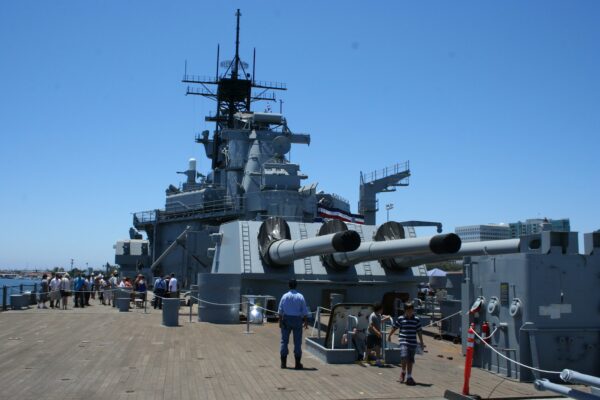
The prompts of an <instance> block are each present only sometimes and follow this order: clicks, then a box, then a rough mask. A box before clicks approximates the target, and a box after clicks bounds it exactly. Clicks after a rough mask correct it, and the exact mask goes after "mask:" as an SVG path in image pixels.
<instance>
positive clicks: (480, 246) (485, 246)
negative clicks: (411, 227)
mask: <svg viewBox="0 0 600 400" xmlns="http://www.w3.org/2000/svg"><path fill="white" fill-rule="evenodd" d="M520 246H521V239H502V240H486V241H483V242H467V243H463V244H462V245H461V247H460V250H459V251H457V252H456V253H453V254H439V255H433V254H427V255H416V256H413V255H409V256H400V257H395V261H396V263H397V264H398V265H400V266H402V267H412V266H415V265H421V264H427V263H431V262H440V261H450V260H458V259H461V258H463V257H466V256H484V255H498V254H510V253H518V252H519V251H520V250H519V249H520Z"/></svg>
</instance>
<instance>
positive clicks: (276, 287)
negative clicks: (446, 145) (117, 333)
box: [115, 10, 600, 381]
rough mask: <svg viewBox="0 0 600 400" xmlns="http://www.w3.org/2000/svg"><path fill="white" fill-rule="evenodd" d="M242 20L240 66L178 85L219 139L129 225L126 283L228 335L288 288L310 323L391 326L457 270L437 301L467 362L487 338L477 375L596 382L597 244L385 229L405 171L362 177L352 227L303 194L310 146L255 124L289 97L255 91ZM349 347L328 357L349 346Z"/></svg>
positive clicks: (337, 209)
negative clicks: (449, 268)
mask: <svg viewBox="0 0 600 400" xmlns="http://www.w3.org/2000/svg"><path fill="white" fill-rule="evenodd" d="M236 15H237V24H236V36H235V52H234V56H233V58H232V59H231V60H226V61H221V60H220V48H219V47H218V48H217V63H216V73H215V75H214V76H212V77H201V76H196V75H188V74H187V70H186V73H185V74H184V77H183V82H184V83H185V84H187V90H186V94H187V95H198V96H202V97H205V98H208V99H211V100H213V101H215V103H216V110H215V113H214V114H212V115H209V116H207V117H206V118H205V120H206V121H209V122H211V123H214V124H215V128H214V130H213V131H212V132H209V131H204V132H202V133H201V134H200V135H198V136H197V137H196V138H195V141H196V142H197V143H198V144H200V145H202V146H203V150H204V155H205V156H206V157H207V158H208V159H209V160H210V162H211V169H210V171H208V172H207V173H206V174H202V173H200V172H199V171H197V164H196V159H190V160H189V161H188V166H187V169H186V170H185V171H181V172H179V173H180V174H183V175H184V176H185V177H186V180H185V182H184V183H183V184H181V185H180V186H175V185H170V186H169V187H168V188H167V189H166V201H165V206H164V208H163V209H155V210H149V211H142V212H136V213H134V216H133V227H132V228H131V229H130V238H129V239H127V240H120V241H118V242H117V244H116V246H115V248H116V256H115V262H116V263H117V264H119V265H120V266H121V270H122V272H123V273H124V274H129V273H143V274H145V275H147V276H148V278H151V277H152V276H158V275H164V274H169V273H175V274H176V275H177V276H179V277H181V278H182V279H181V280H182V281H183V283H184V286H185V287H186V288H189V289H190V290H193V293H195V294H196V296H197V297H198V298H201V299H203V302H202V303H201V304H199V311H198V320H199V321H204V322H213V323H221V324H234V323H238V322H239V319H240V312H244V310H242V309H241V307H240V306H239V304H240V300H241V299H242V297H245V298H246V299H247V298H248V296H250V297H252V296H254V297H256V296H265V298H269V299H272V300H273V304H271V306H273V307H274V302H275V301H276V300H277V299H278V298H279V297H280V296H281V295H282V294H283V293H284V292H285V291H286V290H287V282H288V280H289V279H291V278H295V279H297V281H298V283H299V287H300V288H301V290H302V292H303V294H304V295H305V297H306V299H307V302H308V304H309V306H310V308H311V310H315V309H316V308H317V307H318V306H325V307H328V306H330V304H331V302H332V299H334V298H335V302H343V303H357V304H369V303H374V302H382V304H383V306H384V312H385V313H386V314H391V315H397V314H398V313H399V312H401V307H402V304H403V303H404V302H405V301H407V300H410V299H414V298H416V297H417V290H418V284H419V283H420V282H425V281H427V279H428V277H427V271H426V268H425V266H424V264H426V263H432V262H437V261H443V260H463V261H462V264H463V275H462V278H461V279H462V282H461V283H459V285H460V286H461V290H460V291H459V293H458V294H457V296H456V298H455V299H441V300H443V301H447V303H446V304H449V305H450V306H451V307H455V308H452V309H451V311H449V312H448V313H454V312H457V313H460V314H461V317H460V319H461V322H460V323H456V324H453V325H454V326H455V328H454V329H455V330H457V331H459V332H456V336H458V337H462V343H463V351H464V349H465V348H466V346H467V343H466V335H464V334H461V332H466V331H467V330H468V329H469V327H471V326H472V327H473V328H474V329H475V331H476V332H479V333H480V334H481V335H482V336H484V337H485V336H486V334H487V333H489V334H490V337H489V338H487V339H486V340H485V343H487V344H488V345H489V346H479V348H478V350H477V352H476V356H475V358H474V362H473V365H474V366H476V367H480V368H483V369H487V370H489V371H492V372H494V373H497V374H500V375H503V376H506V377H510V378H515V379H520V380H523V381H532V380H534V379H538V378H541V377H544V378H549V379H554V380H555V379H556V378H557V376H558V375H556V374H552V373H548V372H543V371H548V370H553V371H554V372H556V370H558V369H560V368H572V369H575V370H578V371H582V372H584V373H589V374H593V375H600V324H599V322H598V321H600V318H599V317H600V308H599V307H598V305H599V304H600V297H599V296H600V293H599V292H598V291H597V290H596V289H597V287H598V284H599V282H598V279H600V250H598V249H599V248H600V233H598V232H594V233H587V234H585V235H584V242H585V243H584V254H580V253H579V244H578V236H577V233H574V232H552V231H551V230H548V229H543V231H542V232H541V233H539V234H536V235H530V236H526V237H521V238H518V239H510V240H497V241H490V242H475V243H462V242H461V240H460V238H459V237H458V236H457V235H455V234H452V233H450V234H443V233H441V232H442V224H441V223H440V222H434V221H414V220H409V221H400V222H397V221H388V222H385V223H383V224H381V225H377V223H376V212H377V211H378V200H377V195H378V193H381V192H388V191H393V190H395V189H396V188H397V187H402V186H407V185H408V179H409V177H410V175H411V170H410V168H409V163H408V162H404V163H398V164H395V165H394V166H392V167H390V168H386V169H383V170H379V171H376V172H373V173H361V174H360V186H359V203H358V210H357V212H356V213H353V212H352V210H351V207H350V203H349V201H347V200H346V199H344V198H343V197H342V196H340V195H338V194H336V193H333V192H326V191H321V190H317V185H316V184H315V183H306V184H303V182H302V181H305V180H307V179H308V177H307V176H306V175H304V174H303V173H302V172H301V170H300V166H299V165H298V164H294V163H292V162H290V161H289V158H288V157H287V155H288V154H289V152H290V149H291V147H292V145H308V144H309V143H311V137H310V135H308V134H306V133H300V132H295V131H292V130H291V128H290V126H289V125H288V121H287V120H286V118H285V117H284V115H283V114H281V113H273V112H257V111H253V110H252V107H251V106H252V105H253V104H254V103H256V102H261V101H267V102H268V101H276V97H275V94H274V93H275V92H280V91H285V90H287V87H286V85H285V84H283V83H276V82H264V81H259V80H257V79H256V78H255V73H254V71H255V68H254V66H255V63H256V59H255V57H254V58H253V60H252V68H251V69H250V65H249V64H248V63H246V62H244V61H242V59H241V58H240V41H239V37H240V15H241V14H240V12H239V10H238V12H237V14H236ZM254 54H255V53H254ZM419 226H430V227H436V228H437V234H436V235H433V236H429V237H417V236H416V234H415V227H419ZM140 232H145V233H146V235H147V238H146V239H143V235H142V234H141V233H140ZM443 304H444V303H443ZM443 304H442V305H443ZM224 305H225V306H224ZM247 317H249V316H247ZM333 325H334V326H337V325H336V324H333ZM342 325H343V324H342ZM340 326H341V325H340ZM342 328H343V327H342ZM342 328H340V329H342ZM490 328H491V330H492V332H488V331H489V330H490ZM341 336H342V335H336V337H337V338H338V342H336V343H332V344H331V349H330V350H333V351H335V350H336V348H339V347H340V346H342V344H341V343H340V342H339V340H340V338H341ZM332 358H335V357H332ZM509 360H512V361H509ZM513 361H518V362H520V363H521V364H522V365H527V366H533V368H534V369H527V368H525V367H522V366H519V365H516V364H514V363H513ZM540 371H542V372H540Z"/></svg>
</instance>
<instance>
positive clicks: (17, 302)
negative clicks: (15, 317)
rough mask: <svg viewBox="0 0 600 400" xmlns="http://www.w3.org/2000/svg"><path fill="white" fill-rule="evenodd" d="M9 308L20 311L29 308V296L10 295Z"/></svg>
mask: <svg viewBox="0 0 600 400" xmlns="http://www.w3.org/2000/svg"><path fill="white" fill-rule="evenodd" d="M10 306H11V308H12V309H13V310H20V309H21V308H24V307H28V306H29V295H28V294H11V295H10Z"/></svg>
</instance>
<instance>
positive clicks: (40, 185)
mask: <svg viewBox="0 0 600 400" xmlns="http://www.w3.org/2000/svg"><path fill="white" fill-rule="evenodd" d="M238 7H239V8H241V9H242V15H243V16H242V36H241V49H242V57H243V58H245V59H246V60H247V61H251V54H252V47H254V46H255V47H256V48H257V69H256V73H257V79H260V80H273V81H283V82H286V83H287V84H288V87H289V90H288V92H286V93H284V94H283V96H282V98H283V99H284V101H285V104H284V113H285V114H286V116H287V118H288V121H289V124H290V127H291V128H292V129H293V130H294V131H297V132H307V133H310V134H311V135H312V143H311V145H310V146H309V147H307V146H300V145H298V146H296V147H295V148H294V149H293V150H292V161H293V162H298V163H300V165H301V169H302V171H303V172H304V173H306V174H308V175H309V181H310V182H313V181H318V182H319V188H320V189H322V190H326V191H333V192H336V193H338V194H340V195H342V196H344V197H346V198H348V199H349V200H351V203H352V207H353V211H356V204H357V201H358V185H359V172H360V171H361V170H362V171H370V170H373V169H379V168H383V167H385V166H387V165H392V164H394V163H395V162H401V161H405V160H410V163H411V170H412V173H413V176H412V177H411V183H410V186H409V187H408V188H402V189H400V190H398V191H397V192H395V193H387V194H384V195H382V196H380V204H382V205H383V204H385V203H388V202H393V203H394V204H395V209H394V210H393V211H392V212H391V218H392V219H396V220H407V219H424V220H434V221H441V222H443V223H444V227H445V231H453V230H454V227H455V226H459V225H467V224H476V223H487V222H510V221H515V220H523V219H526V218H530V217H544V216H547V217H549V218H563V217H568V218H571V225H572V228H573V229H574V230H577V231H579V232H590V231H592V230H595V229H599V228H600V207H598V199H599V197H600V196H599V194H600V190H599V185H598V179H599V178H598V176H599V175H598V172H599V168H598V166H599V161H598V155H599V151H600V146H599V145H600V140H599V138H598V133H599V131H600V76H599V74H600V24H599V23H598V21H599V20H600V2H597V1H527V2H524V1H502V2H481V1H472V2H471V1H469V2H448V1H419V2H407V1H389V2H364V1H339V2H334V1H331V2H330V1H327V2H323V1H320V2H317V1H308V2H306V1H303V2H293V3H292V2H274V1H273V2H267V1H253V2H249V1H245V2H244V1H238V2H234V1H221V2H201V1H176V2H165V1H127V2H124V1H26V0H25V1H12V2H11V1H3V2H0V49H1V52H0V61H1V62H0V135H1V138H2V144H1V146H0V184H1V185H2V191H1V193H2V195H1V196H0V213H1V214H0V216H1V218H0V221H1V229H0V267H27V266H28V267H30V268H33V267H52V266H55V265H57V266H67V265H68V263H69V260H70V259H71V258H74V259H75V263H76V265H84V263H86V262H88V263H89V265H90V266H99V265H100V264H103V263H105V262H107V261H110V262H114V256H113V249H112V245H113V244H114V242H115V241H116V240H117V239H122V238H126V237H128V228H129V227H130V226H131V212H134V211H142V210H148V209H153V208H162V207H163V206H164V189H165V188H166V187H167V186H168V185H169V184H171V183H174V184H177V183H178V182H179V181H180V180H181V175H176V174H175V171H178V170H183V169H185V167H186V165H187V159H188V158H189V157H196V158H197V159H198V160H199V169H201V170H202V171H203V172H206V170H207V169H208V167H209V164H208V162H207V160H206V159H205V158H203V157H202V151H203V149H202V148H201V147H200V145H197V144H195V143H194V141H193V139H194V135H195V134H196V133H198V132H200V131H202V130H203V129H209V128H212V127H211V126H210V125H208V124H207V123H205V122H204V120H203V118H204V115H205V114H207V113H208V112H209V111H212V110H213V107H214V105H213V103H211V102H209V101H208V100H205V99H202V98H198V97H194V96H188V97H186V96H185V95H184V93H185V85H184V84H182V83H180V79H181V77H182V75H183V69H184V61H185V60H186V59H187V60H188V71H189V72H194V73H199V74H214V69H215V67H214V65H215V53H216V46H217V44H218V43H220V44H221V54H222V56H223V55H225V56H231V54H232V51H233V45H234V24H235V18H234V12H235V9H236V8H238ZM222 58H224V57H222ZM263 107H264V106H263ZM274 109H277V106H274ZM383 219H385V211H382V212H381V213H380V218H379V220H380V221H381V220H383Z"/></svg>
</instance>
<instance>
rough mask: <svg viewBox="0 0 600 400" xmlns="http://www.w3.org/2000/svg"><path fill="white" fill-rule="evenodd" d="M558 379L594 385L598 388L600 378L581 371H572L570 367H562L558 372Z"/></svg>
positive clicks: (599, 386)
mask: <svg viewBox="0 0 600 400" xmlns="http://www.w3.org/2000/svg"><path fill="white" fill-rule="evenodd" d="M560 379H562V380H563V381H565V382H570V383H578V384H581V385H587V386H594V387H597V388H600V378H598V377H596V376H591V375H587V374H582V373H581V372H577V371H573V370H570V369H564V370H562V371H561V373H560Z"/></svg>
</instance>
